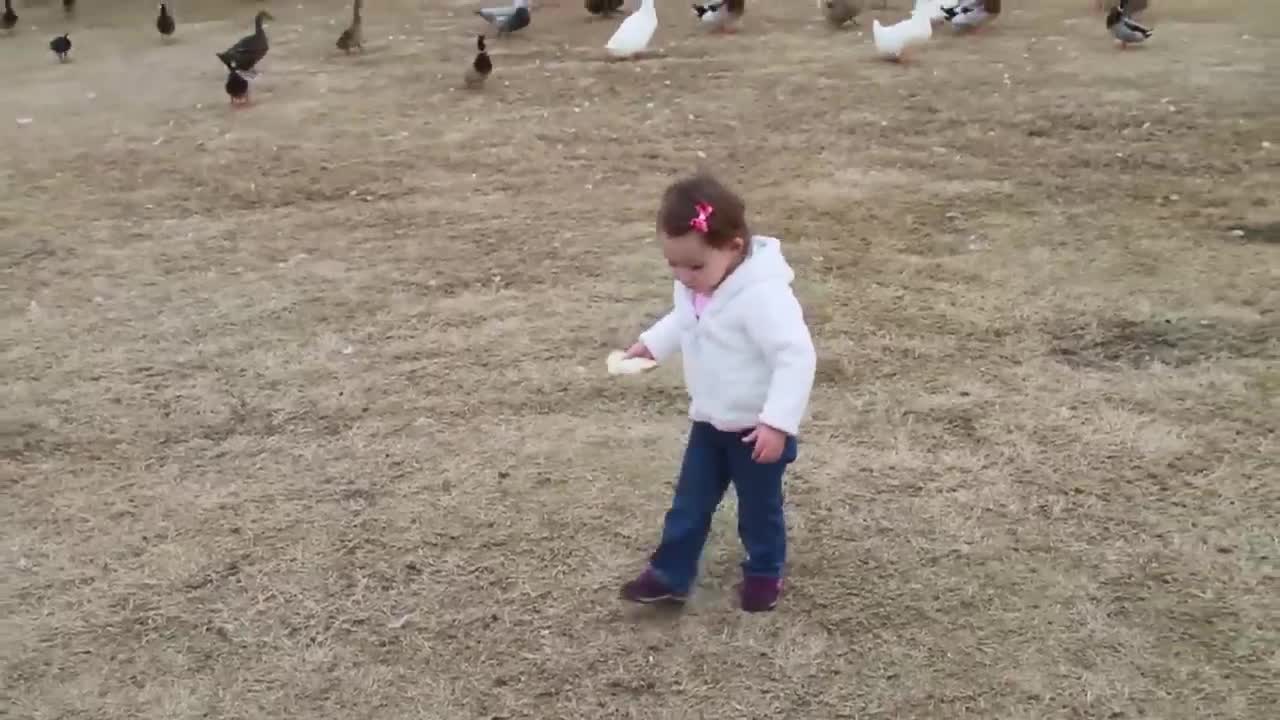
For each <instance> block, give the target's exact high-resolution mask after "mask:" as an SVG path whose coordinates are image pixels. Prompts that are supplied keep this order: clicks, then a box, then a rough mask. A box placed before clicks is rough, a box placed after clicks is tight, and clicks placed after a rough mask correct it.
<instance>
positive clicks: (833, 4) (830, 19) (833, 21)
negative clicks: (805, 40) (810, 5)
mask: <svg viewBox="0 0 1280 720" xmlns="http://www.w3.org/2000/svg"><path fill="white" fill-rule="evenodd" d="M818 9H819V10H821V11H822V15H823V17H825V18H826V19H827V24H828V25H830V26H831V27H834V28H839V27H844V26H845V25H846V24H848V23H853V24H854V25H857V24H858V20H857V17H858V13H860V12H862V3H861V2H860V1H859V0H818Z"/></svg>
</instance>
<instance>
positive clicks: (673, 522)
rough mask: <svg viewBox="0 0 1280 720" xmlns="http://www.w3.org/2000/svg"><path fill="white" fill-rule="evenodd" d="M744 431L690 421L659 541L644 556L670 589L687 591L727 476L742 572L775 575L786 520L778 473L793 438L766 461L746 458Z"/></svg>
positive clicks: (789, 458) (783, 554) (792, 449)
mask: <svg viewBox="0 0 1280 720" xmlns="http://www.w3.org/2000/svg"><path fill="white" fill-rule="evenodd" d="M748 432H749V431H743V432H725V431H723V430H717V429H716V428H715V427H714V426H712V425H710V424H709V423H703V422H695V423H694V424H693V427H692V428H691V429H690V430H689V445H688V447H686V448H685V451H684V462H683V463H682V464H681V466H680V479H679V480H678V481H677V482H676V491H675V498H674V499H673V500H672V502H671V509H670V510H668V511H667V517H666V521H665V523H664V524H663V526H662V541H661V543H660V544H659V545H658V549H657V550H656V551H655V552H654V553H653V557H652V558H651V559H650V561H649V565H650V567H651V568H652V569H653V570H654V572H655V573H656V574H657V576H658V577H659V578H660V579H661V580H662V581H663V582H664V583H666V584H667V585H668V586H669V587H670V588H671V589H672V590H674V591H675V592H678V593H687V592H688V591H689V588H690V587H692V586H693V580H694V578H695V577H697V574H698V560H699V558H700V557H701V556H702V546H703V545H704V544H705V543H706V541H707V533H709V532H710V531H711V516H712V515H714V514H715V511H716V507H717V506H718V505H719V504H720V498H722V497H724V492H725V490H727V489H728V488H729V483H730V482H732V483H733V486H734V489H735V490H736V491H737V493H738V536H739V537H740V538H741V539H742V546H743V548H744V549H745V550H746V552H747V557H746V559H745V560H743V562H742V572H743V574H744V575H750V576H755V575H759V576H763V577H774V578H776V577H781V576H782V566H783V564H784V563H785V562H786V559H787V525H786V520H785V518H784V516H783V512H782V474H783V472H784V471H785V470H786V469H787V465H788V464H790V463H791V462H793V461H794V460H795V459H796V450H797V449H796V439H795V438H794V437H788V438H787V444H786V448H785V449H784V450H783V451H782V457H781V458H779V459H778V460H777V461H776V462H772V463H769V464H762V463H758V462H756V461H754V460H752V459H751V450H752V447H753V446H752V445H748V444H746V443H744V442H742V438H744V437H746V435H747V433H748Z"/></svg>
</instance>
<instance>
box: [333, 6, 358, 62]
mask: <svg viewBox="0 0 1280 720" xmlns="http://www.w3.org/2000/svg"><path fill="white" fill-rule="evenodd" d="M362 5H364V0H356V1H355V3H353V4H352V5H351V24H350V25H348V26H347V29H346V30H343V31H342V34H341V35H339V36H338V49H339V50H341V51H342V52H344V53H348V54H350V52H351V49H352V48H359V49H360V52H364V20H362V19H361V18H360V7H361V6H362Z"/></svg>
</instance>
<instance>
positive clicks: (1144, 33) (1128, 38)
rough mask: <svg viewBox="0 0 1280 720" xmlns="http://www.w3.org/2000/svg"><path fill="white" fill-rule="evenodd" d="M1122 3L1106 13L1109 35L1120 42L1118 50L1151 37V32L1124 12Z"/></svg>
mask: <svg viewBox="0 0 1280 720" xmlns="http://www.w3.org/2000/svg"><path fill="white" fill-rule="evenodd" d="M1123 8H1124V3H1121V4H1120V5H1117V6H1115V7H1113V8H1111V12H1109V13H1107V29H1108V30H1110V31H1111V35H1112V36H1113V37H1115V39H1116V40H1119V41H1120V49H1121V50H1123V49H1125V48H1127V47H1128V46H1130V45H1137V44H1138V43H1140V42H1143V41H1144V40H1146V39H1147V38H1149V37H1151V33H1152V30H1151V28H1148V27H1146V26H1144V25H1141V24H1139V23H1137V22H1135V21H1134V20H1133V19H1131V18H1130V17H1129V15H1128V14H1127V13H1126V12H1125V11H1124V9H1123Z"/></svg>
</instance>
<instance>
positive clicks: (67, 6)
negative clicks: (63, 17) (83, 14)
mask: <svg viewBox="0 0 1280 720" xmlns="http://www.w3.org/2000/svg"><path fill="white" fill-rule="evenodd" d="M75 11H76V0H62V12H64V13H66V14H67V15H70V14H71V13H73V12H75Z"/></svg>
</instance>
